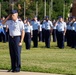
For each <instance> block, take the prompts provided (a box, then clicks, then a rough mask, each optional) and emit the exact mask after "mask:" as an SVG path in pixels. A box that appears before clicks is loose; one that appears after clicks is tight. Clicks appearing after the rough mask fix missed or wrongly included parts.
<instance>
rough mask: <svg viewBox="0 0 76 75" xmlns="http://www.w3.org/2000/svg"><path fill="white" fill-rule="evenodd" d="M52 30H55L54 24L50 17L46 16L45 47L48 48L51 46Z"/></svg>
mask: <svg viewBox="0 0 76 75" xmlns="http://www.w3.org/2000/svg"><path fill="white" fill-rule="evenodd" d="M52 30H53V24H52V22H51V21H50V20H49V17H48V16H46V21H45V47H47V48H50V41H51V33H52Z"/></svg>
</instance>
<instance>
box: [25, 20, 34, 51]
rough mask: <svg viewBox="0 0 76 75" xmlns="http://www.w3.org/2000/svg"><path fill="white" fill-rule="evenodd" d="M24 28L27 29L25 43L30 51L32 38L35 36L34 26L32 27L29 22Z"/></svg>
mask: <svg viewBox="0 0 76 75" xmlns="http://www.w3.org/2000/svg"><path fill="white" fill-rule="evenodd" d="M24 28H25V37H24V42H25V44H26V49H27V50H30V47H31V37H32V36H33V34H32V26H31V25H30V22H29V21H27V24H26V25H25V26H24Z"/></svg>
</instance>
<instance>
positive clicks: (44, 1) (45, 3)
mask: <svg viewBox="0 0 76 75" xmlns="http://www.w3.org/2000/svg"><path fill="white" fill-rule="evenodd" d="M45 16H46V0H45V1H44V17H45Z"/></svg>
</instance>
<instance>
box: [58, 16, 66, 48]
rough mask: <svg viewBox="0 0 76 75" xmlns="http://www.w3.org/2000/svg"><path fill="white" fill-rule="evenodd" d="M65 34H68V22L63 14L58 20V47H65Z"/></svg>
mask: <svg viewBox="0 0 76 75" xmlns="http://www.w3.org/2000/svg"><path fill="white" fill-rule="evenodd" d="M65 34H66V23H65V22H64V21H63V18H62V16H59V17H58V22H57V44H58V47H59V48H61V49H63V48H64V40H65V39H64V37H65Z"/></svg>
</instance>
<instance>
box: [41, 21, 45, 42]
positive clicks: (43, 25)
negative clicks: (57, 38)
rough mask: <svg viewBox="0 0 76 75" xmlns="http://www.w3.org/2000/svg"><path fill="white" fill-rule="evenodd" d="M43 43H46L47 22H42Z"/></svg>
mask: <svg viewBox="0 0 76 75" xmlns="http://www.w3.org/2000/svg"><path fill="white" fill-rule="evenodd" d="M42 42H45V20H43V21H42Z"/></svg>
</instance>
